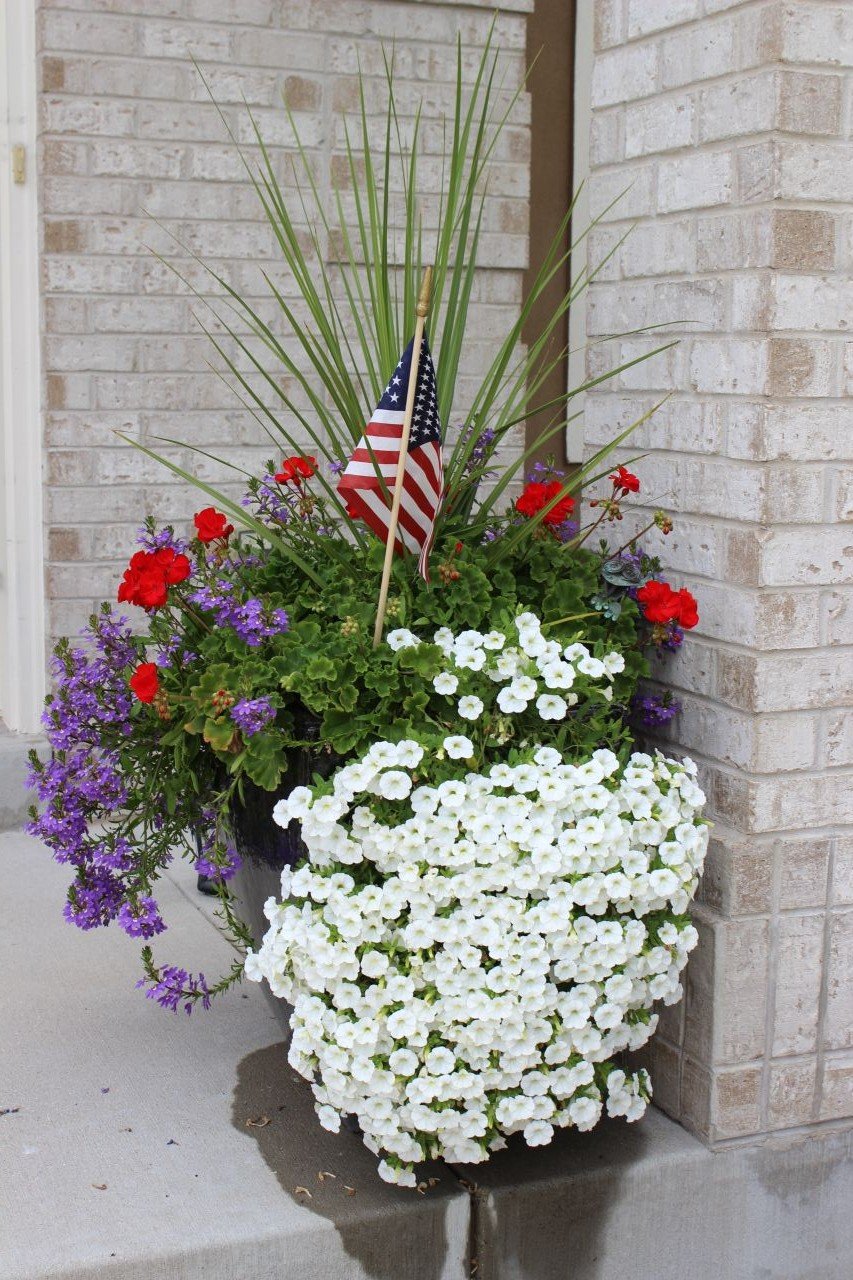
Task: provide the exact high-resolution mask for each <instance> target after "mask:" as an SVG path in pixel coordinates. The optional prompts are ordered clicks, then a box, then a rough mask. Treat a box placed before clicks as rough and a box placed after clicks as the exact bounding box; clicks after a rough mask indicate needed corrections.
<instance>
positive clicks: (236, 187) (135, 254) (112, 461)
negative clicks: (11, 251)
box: [38, 0, 532, 636]
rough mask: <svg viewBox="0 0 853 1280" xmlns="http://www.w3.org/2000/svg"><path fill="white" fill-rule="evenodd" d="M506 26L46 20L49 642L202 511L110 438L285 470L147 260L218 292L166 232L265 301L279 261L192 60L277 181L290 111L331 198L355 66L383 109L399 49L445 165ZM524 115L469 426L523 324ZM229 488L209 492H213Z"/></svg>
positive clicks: (292, 4) (308, 11) (511, 6)
mask: <svg viewBox="0 0 853 1280" xmlns="http://www.w3.org/2000/svg"><path fill="white" fill-rule="evenodd" d="M531 5H532V0H510V2H509V3H506V4H504V5H503V6H502V14H501V16H500V17H499V18H498V20H497V41H498V43H499V45H500V46H501V47H502V48H503V49H504V51H505V55H504V63H505V69H506V82H505V84H506V89H507V91H508V92H511V91H514V90H515V88H516V87H517V86H518V84H519V83H520V80H521V77H522V75H523V71H524V67H525V63H526V58H525V37H526V12H527V11H528V10H529V9H530V8H531ZM492 18H493V12H492V6H491V5H489V4H485V3H468V4H465V5H459V4H451V3H445V2H443V0H434V2H432V3H427V2H426V0H423V2H416V0H410V2H406V0H68V2H67V3H66V2H64V0H40V3H39V5H38V39H39V74H40V94H39V97H40V158H39V167H40V187H41V211H42V216H41V223H42V235H43V242H42V243H43V255H42V291H43V317H44V348H43V350H44V372H45V403H46V415H45V440H46V449H45V467H46V477H45V479H46V490H45V495H46V496H45V503H46V523H47V534H46V537H47V577H48V596H49V629H50V632H51V634H52V635H54V636H55V635H60V634H65V633H72V634H73V633H74V632H75V631H76V630H77V629H78V628H79V627H80V625H81V624H82V622H83V621H84V620H85V618H86V617H87V615H88V614H89V612H90V611H91V609H92V607H93V606H94V605H95V603H96V602H97V601H98V600H99V599H101V598H104V597H112V596H113V595H114V592H115V584H116V581H117V577H118V576H120V574H119V571H120V567H121V564H122V562H123V561H124V560H125V559H126V556H127V553H128V549H129V548H130V547H131V545H132V543H133V539H134V535H135V530H136V529H137V528H138V527H139V525H140V524H141V522H142V519H143V517H144V516H145V514H146V513H147V512H151V513H153V514H154V515H155V516H156V517H157V518H158V519H160V520H163V521H174V522H176V523H182V522H185V521H187V519H188V518H189V517H191V515H192V512H193V511H194V510H196V509H197V507H198V506H199V505H200V498H199V495H198V494H197V492H194V491H193V490H192V489H190V488H189V487H188V486H185V485H183V484H180V483H176V482H174V479H173V477H172V476H171V475H170V474H169V473H168V472H166V471H164V470H163V469H162V468H161V467H160V466H159V465H158V464H156V463H153V462H150V461H148V460H147V459H146V458H145V457H144V456H143V455H141V454H139V453H138V452H136V451H135V450H133V449H132V448H131V447H129V446H127V445H124V444H122V443H121V441H119V440H118V439H117V438H116V436H115V434H114V432H115V431H121V432H123V433H125V434H126V435H128V436H131V437H133V438H134V439H138V440H140V441H143V442H148V443H151V444H152V447H154V448H157V449H158V450H159V451H161V452H165V453H167V454H169V455H170V456H171V457H173V458H174V459H175V460H176V461H178V462H179V463H180V464H181V465H183V466H184V467H185V468H186V469H188V470H196V471H198V472H199V473H201V474H203V475H204V476H205V477H206V478H210V476H211V475H212V474H213V473H214V472H216V469H215V468H214V467H213V466H212V464H210V463H209V462H208V461H207V460H206V459H204V458H200V457H198V455H192V454H191V452H190V451H189V450H187V449H175V448H170V447H169V446H163V445H158V444H157V443H156V442H155V441H154V437H156V436H170V437H173V438H174V439H177V440H180V441H182V442H185V443H186V444H188V445H199V446H203V447H205V448H207V449H210V450H212V451H213V452H214V453H218V454H219V455H221V456H222V457H224V458H228V459H232V460H235V461H237V462H239V464H240V465H242V466H245V467H246V468H248V469H252V468H253V467H257V466H259V465H260V464H261V462H262V461H263V459H264V458H266V457H267V456H269V453H270V450H271V446H270V445H269V444H268V443H266V442H265V438H264V437H263V436H262V435H261V434H260V431H259V429H258V427H257V426H256V425H255V423H254V422H253V421H252V419H251V417H250V416H249V414H248V413H246V412H245V411H244V410H243V409H242V408H241V406H240V404H239V402H238V401H237V399H236V397H235V395H234V394H233V393H232V392H231V391H230V390H229V388H228V387H226V386H225V385H224V384H223V383H222V382H221V381H220V379H219V378H218V377H217V376H216V374H214V373H213V372H211V371H210V369H209V368H208V365H207V361H208V360H209V359H210V358H211V357H212V358H213V359H214V360H215V359H216V357H215V355H214V354H213V353H212V351H211V348H210V345H209V342H208V340H207V338H206V337H205V336H204V335H203V334H202V333H201V332H200V330H199V328H198V325H197V324H196V322H195V321H194V319H193V306H192V305H191V302H190V299H189V294H188V291H187V289H186V288H185V287H184V286H183V285H182V284H181V282H180V281H179V280H178V279H177V278H176V277H175V275H174V274H173V273H172V272H171V271H170V270H168V269H167V268H166V267H164V266H163V264H162V263H161V262H159V261H158V260H157V258H155V257H154V256H152V253H151V251H150V250H151V249H155V250H157V251H158V252H161V253H166V254H169V255H176V257H175V263H176V265H177V266H179V267H180V269H181V270H182V271H184V272H186V273H187V274H188V276H189V278H190V279H191V280H192V281H193V283H196V284H199V285H200V286H201V287H204V280H205V277H204V274H203V273H202V272H201V271H200V270H199V268H198V267H197V266H194V265H193V263H192V262H191V261H190V260H188V259H187V258H186V256H183V255H182V254H181V251H180V250H178V249H176V246H175V243H174V241H173V240H172V239H171V237H170V235H169V232H172V233H174V234H175V235H176V236H178V237H179V238H180V240H181V241H182V242H184V243H185V244H186V245H187V246H188V248H189V249H190V250H191V251H192V252H194V253H197V254H199V255H200V256H201V257H202V258H204V259H205V260H206V261H209V262H211V263H212V264H213V265H215V266H216V268H217V269H218V270H220V271H221V272H222V273H223V274H224V275H225V276H226V277H227V278H228V279H229V280H230V281H231V282H232V284H233V285H234V286H235V287H236V288H237V289H238V290H239V291H240V292H241V293H242V294H243V295H244V296H248V297H250V298H260V297H263V296H264V289H265V286H264V285H263V282H262V280H261V268H262V267H266V268H269V267H270V265H271V263H272V262H274V247H273V244H272V238H271V235H270V232H269V230H268V228H267V227H266V225H265V224H264V223H263V221H262V216H261V213H260V209H259V206H258V202H257V199H256V197H255V195H254V193H253V192H252V190H251V188H250V186H249V184H248V182H247V181H246V180H245V175H244V173H243V171H242V169H241V165H240V161H239V159H238V156H237V154H236V152H235V150H234V148H233V147H232V146H231V145H230V144H229V142H228V138H227V136H226V131H225V128H224V126H223V124H222V122H221V121H220V119H219V118H218V116H217V113H216V110H215V108H214V106H213V105H212V104H211V102H210V100H209V98H208V96H207V93H206V91H205V88H204V86H203V84H202V82H201V79H200V78H199V76H198V74H197V73H196V71H195V69H194V68H193V66H192V64H191V61H190V54H193V55H194V56H195V57H196V58H197V59H198V60H199V62H200V63H201V64H202V65H203V67H204V69H205V72H206V74H207V76H208V78H209V81H210V83H211V86H212V89H213V92H214V94H215V96H216V98H217V100H218V101H219V103H220V104H221V105H222V107H223V110H224V112H225V114H226V116H227V117H228V120H229V122H230V123H231V125H232V126H233V128H234V129H235V130H236V132H237V134H238V136H239V137H240V139H241V140H242V141H244V142H245V141H247V140H248V139H249V122H248V119H247V116H246V112H245V110H244V109H243V106H242V100H243V98H244V97H245V99H246V100H247V102H248V103H249V105H250V106H251V108H252V110H253V111H254V112H255V114H256V116H257V118H258V120H259V122H260V124H261V128H262V131H263V132H264V134H265V136H266V138H267V140H268V141H269V143H270V144H271V147H272V149H273V152H274V154H275V157H276V161H277V163H279V165H280V169H281V172H282V173H285V172H286V159H287V157H288V155H289V154H291V153H292V138H291V135H290V133H289V129H288V125H287V120H286V116H285V113H284V111H283V109H282V107H281V105H280V103H281V99H282V95H284V97H285V98H286V99H287V101H288V103H289V105H290V106H291V108H292V109H293V111H294V113H295V117H296V120H297V122H298V125H299V128H300V132H301V135H302V137H303V140H304V141H305V142H306V143H307V145H308V148H309V150H310V152H311V155H312V159H313V160H314V162H315V163H316V167H317V174H318V177H319V183H320V186H321V189H322V190H323V191H324V192H326V193H328V192H329V191H330V186H331V182H332V180H333V175H337V178H338V179H339V178H340V177H341V175H342V174H343V169H344V166H343V165H342V153H343V132H342V127H341V117H342V113H343V112H345V111H351V110H352V109H353V108H354V107H356V106H357V102H358V98H357V92H356V72H357V68H358V65H359V60H360V63H361V66H362V68H363V69H364V71H365V73H366V74H367V75H368V98H369V100H370V101H374V100H375V101H376V102H377V104H378V103H380V102H381V101H382V100H383V94H382V84H383V64H382V55H381V46H380V42H381V41H382V40H385V41H387V42H390V41H391V40H392V39H394V37H396V38H397V52H396V67H397V72H398V85H399V91H400V99H401V101H402V102H403V103H404V107H405V109H406V110H408V111H409V112H412V111H413V110H414V107H415V104H416V103H417V101H418V100H419V99H421V98H423V102H424V126H425V132H426V133H427V134H428V135H431V136H432V142H433V149H435V148H436V147H437V146H438V145H440V142H439V139H440V123H439V122H440V118H441V115H442V112H445V111H450V110H451V109H452V103H453V79H454V77H455V41H456V36H457V32H459V33H461V36H462V39H463V41H464V42H465V44H466V46H468V52H467V53H466V75H469V76H470V75H471V74H472V73H473V68H474V65H475V63H476V58H477V54H478V51H479V49H480V48H481V47H482V45H483V43H484V41H485V38H486V34H487V31H488V28H489V25H490V23H491V21H492ZM402 36H405V39H401V37H402ZM528 105H529V104H528V102H527V99H526V97H522V99H521V101H520V102H519V104H518V107H517V109H516V111H515V113H514V116H513V119H512V122H511V124H510V126H509V127H508V128H507V130H506V132H505V134H504V137H503V140H502V142H501V144H500V148H499V150H498V152H497V158H498V160H499V161H500V163H499V165H498V166H497V167H496V171H495V174H494V179H493V182H492V185H491V192H492V200H491V203H490V208H489V214H488V225H487V227H486V233H485V236H484V239H483V250H482V263H483V266H484V268H485V269H484V270H483V272H482V274H481V277H480V280H479V282H478V285H477V289H476V296H475V300H474V307H473V312H472V317H471V326H470V334H471V341H470V342H469V344H468V346H467V350H466V356H465V364H464V365H463V368H462V371H461V378H460V383H459V391H460V394H459V397H458V404H457V406H456V408H457V415H458V418H459V419H461V418H462V415H463V413H464V410H465V399H466V388H469V387H470V380H468V381H466V374H468V375H470V374H471V373H472V372H473V371H476V370H479V369H481V368H482V367H483V360H484V358H485V354H486V348H487V347H488V346H489V344H490V343H491V341H492V338H491V335H493V334H495V333H498V332H503V331H504V330H505V329H506V328H507V327H508V326H509V324H510V323H511V321H512V319H513V318H514V316H515V315H516V314H517V308H518V305H519V298H520V291H521V281H522V274H523V268H524V266H525V265H526V255H527V243H526V225H527V201H526V196H527V190H528V168H529V166H528V151H529V139H528V119H529V111H528ZM376 123H377V125H379V119H378V117H377V121H376ZM424 172H425V173H426V172H427V169H426V167H425V170H424ZM429 181H431V183H432V188H431V189H430V187H429V186H427V188H426V190H425V195H426V196H427V197H428V196H429V195H430V194H431V193H432V194H434V193H435V191H437V187H438V182H439V170H438V166H437V165H435V166H433V168H432V171H431V177H430V178H428V182H429ZM155 220H156V221H155ZM158 223H162V226H160V225H158ZM285 288H286V284H285ZM457 415H454V417H456V416H457ZM225 478H227V473H223V472H222V471H221V470H220V471H219V472H216V481H217V483H219V481H220V480H221V479H225Z"/></svg>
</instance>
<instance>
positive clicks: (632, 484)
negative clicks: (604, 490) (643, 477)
mask: <svg viewBox="0 0 853 1280" xmlns="http://www.w3.org/2000/svg"><path fill="white" fill-rule="evenodd" d="M610 479H611V480H612V481H613V485H614V487H615V488H616V489H621V490H622V492H623V493H639V491H640V481H639V478H638V477H637V476H635V475H634V473H633V471H628V470H626V468H625V467H617V468H616V470H615V472H614V473H613V475H612V476H611V477H610Z"/></svg>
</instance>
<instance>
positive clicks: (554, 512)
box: [515, 480, 575, 525]
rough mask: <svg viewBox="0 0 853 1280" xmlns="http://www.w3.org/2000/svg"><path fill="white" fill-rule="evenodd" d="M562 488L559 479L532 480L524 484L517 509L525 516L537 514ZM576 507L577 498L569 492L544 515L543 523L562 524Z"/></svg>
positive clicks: (517, 502) (517, 501) (516, 505)
mask: <svg viewBox="0 0 853 1280" xmlns="http://www.w3.org/2000/svg"><path fill="white" fill-rule="evenodd" d="M562 488H563V486H562V484H561V482H560V481H559V480H549V481H547V483H545V482H543V481H541V480H531V481H530V482H529V483H528V484H526V485H525V486H524V489H523V491H522V494H521V497H520V498H518V499H517V500H516V504H515V509H516V511H520V512H521V514H522V515H523V516H535V515H536V514H537V512H539V511H541V510H542V508H543V507H547V505H548V503H549V502H551V501H552V499H554V498H556V496H557V494H558V493H560V492H561V491H562ZM574 509H575V500H574V498H570V497H569V496H568V494H567V495H566V496H565V497H564V498H561V499H560V501H559V502H556V503H555V504H554V506H553V507H552V508H551V510H550V511H549V512H548V514H547V515H546V516H543V523H544V524H548V525H557V524H562V523H563V521H564V520H568V518H569V516H570V515H571V514H572V512H573V511H574Z"/></svg>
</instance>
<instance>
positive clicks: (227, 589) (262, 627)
mask: <svg viewBox="0 0 853 1280" xmlns="http://www.w3.org/2000/svg"><path fill="white" fill-rule="evenodd" d="M189 599H190V601H191V602H192V603H193V604H197V605H199V606H200V607H201V608H202V609H204V610H206V611H207V612H208V613H212V614H213V617H214V619H215V621H216V624H217V626H220V627H230V628H231V630H232V631H234V632H236V634H237V635H238V636H239V637H240V639H241V640H244V641H245V643H246V644H247V645H248V646H249V648H251V649H256V648H257V647H258V645H260V644H261V643H262V641H264V640H266V639H268V638H269V637H270V636H278V635H283V634H284V632H285V631H287V629H288V625H289V624H288V617H287V614H286V612H285V611H284V609H269V608H268V607H267V606H266V605H265V604H264V602H263V601H262V600H258V599H257V598H255V597H254V596H251V597H250V598H249V599H248V600H243V601H240V600H238V599H237V598H236V589H235V586H234V583H233V582H229V581H227V580H225V579H219V580H217V581H216V582H215V583H214V584H213V585H212V586H203V587H197V588H196V590H195V591H192V592H191V593H190V596H189Z"/></svg>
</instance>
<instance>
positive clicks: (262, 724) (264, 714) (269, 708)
mask: <svg viewBox="0 0 853 1280" xmlns="http://www.w3.org/2000/svg"><path fill="white" fill-rule="evenodd" d="M231 719H232V720H233V721H234V723H235V724H236V726H237V728H238V729H239V730H240V731H241V733H242V734H243V736H244V737H246V738H251V737H252V735H253V734H255V733H259V732H260V731H261V729H265V728H266V727H267V725H268V724H271V723H272V722H273V720H275V707H274V706H273V705H272V703H271V702H270V700H269V698H243V699H242V700H241V701H240V702H235V703H234V706H233V707H232V708H231Z"/></svg>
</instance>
